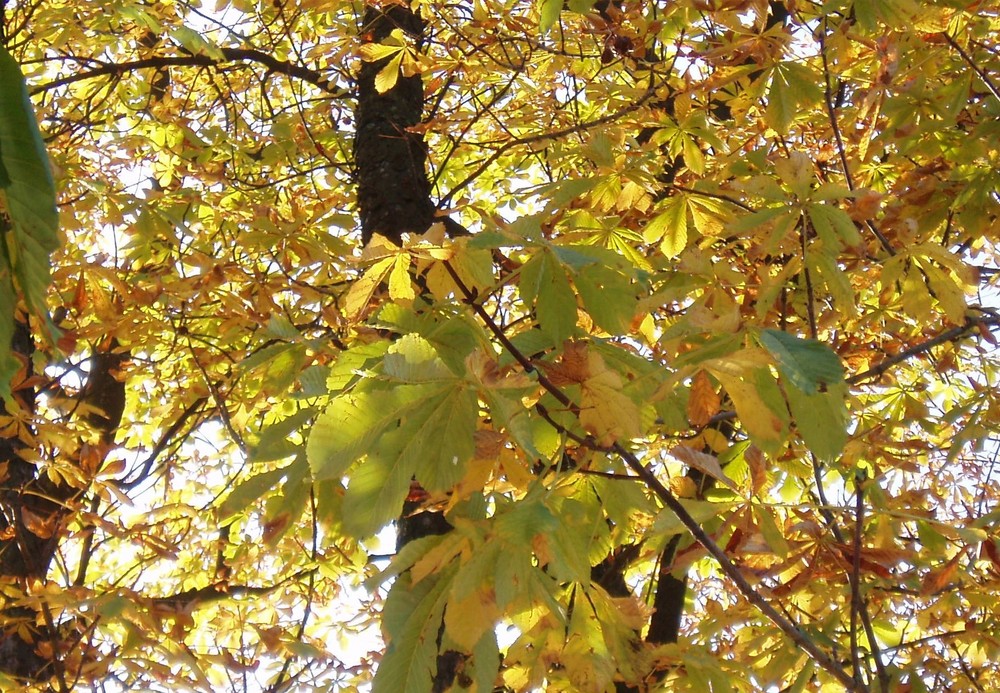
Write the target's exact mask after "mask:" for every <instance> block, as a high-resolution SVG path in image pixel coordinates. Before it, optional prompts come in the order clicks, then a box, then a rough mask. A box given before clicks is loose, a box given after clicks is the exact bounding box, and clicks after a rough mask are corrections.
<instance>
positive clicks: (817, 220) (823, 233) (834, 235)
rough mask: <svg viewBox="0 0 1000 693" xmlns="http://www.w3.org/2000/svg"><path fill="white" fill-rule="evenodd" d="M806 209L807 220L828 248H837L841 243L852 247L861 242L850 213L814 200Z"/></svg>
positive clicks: (832, 249)
mask: <svg viewBox="0 0 1000 693" xmlns="http://www.w3.org/2000/svg"><path fill="white" fill-rule="evenodd" d="M806 209H807V212H808V214H809V221H810V222H812V225H813V228H814V229H816V233H817V234H818V235H819V237H820V238H822V239H823V243H824V244H825V245H826V247H827V248H828V249H829V250H831V251H834V250H838V249H840V247H841V245H846V246H848V247H851V248H854V247H856V246H858V245H860V244H861V235H860V234H859V233H858V228H857V227H856V226H855V225H854V221H853V220H852V219H851V217H850V215H848V213H847V212H845V211H844V210H842V209H841V208H840V207H835V206H833V205H830V204H823V203H819V202H815V203H812V204H810V205H809V206H808V207H807V208H806Z"/></svg>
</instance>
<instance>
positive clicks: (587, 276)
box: [573, 264, 638, 335]
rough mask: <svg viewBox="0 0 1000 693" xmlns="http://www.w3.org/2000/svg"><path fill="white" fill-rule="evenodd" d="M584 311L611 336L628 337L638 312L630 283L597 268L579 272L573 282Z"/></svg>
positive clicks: (588, 267) (599, 267) (620, 275)
mask: <svg viewBox="0 0 1000 693" xmlns="http://www.w3.org/2000/svg"><path fill="white" fill-rule="evenodd" d="M573 282H574V283H575V284H576V288H577V291H579V292H580V299H581V300H582V301H583V307H584V308H585V309H586V311H587V312H588V313H589V314H590V317H592V318H593V319H594V322H595V323H597V325H598V327H600V328H602V329H603V330H605V331H606V332H607V333H608V334H611V335H620V334H627V333H628V332H629V331H630V328H631V324H632V318H633V316H634V315H635V311H636V309H637V307H638V306H637V300H636V295H635V287H634V286H633V284H632V282H631V280H630V279H629V278H628V277H626V276H625V275H623V274H621V273H620V272H618V271H616V270H615V269H613V268H611V267H607V266H605V265H600V264H592V265H587V266H586V267H583V268H581V269H580V270H579V271H578V272H577V273H576V277H575V278H574V279H573Z"/></svg>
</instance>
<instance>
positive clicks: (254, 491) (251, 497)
mask: <svg viewBox="0 0 1000 693" xmlns="http://www.w3.org/2000/svg"><path fill="white" fill-rule="evenodd" d="M287 473H288V472H287V470H285V469H272V470H270V471H267V472H264V473H262V474H257V475H256V476H252V477H250V478H249V479H247V480H246V481H244V482H243V483H241V484H239V485H238V486H236V487H235V488H234V489H233V490H232V491H231V492H230V493H229V495H228V496H226V499H225V500H224V501H222V504H221V505H219V522H221V523H225V522H227V521H228V520H229V519H231V518H232V517H233V516H234V515H237V514H238V513H240V512H242V511H243V510H245V509H246V508H247V507H248V506H249V505H250V504H251V503H253V502H254V501H255V500H257V499H258V498H260V497H261V496H263V495H264V494H265V493H267V492H268V491H270V490H271V489H272V488H274V487H275V486H277V485H278V484H279V483H281V480H282V479H283V478H284V476H285V475H286V474H287Z"/></svg>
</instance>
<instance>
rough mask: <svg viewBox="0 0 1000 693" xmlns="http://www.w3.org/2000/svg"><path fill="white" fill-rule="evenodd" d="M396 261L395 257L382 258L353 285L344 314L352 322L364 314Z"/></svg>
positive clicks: (345, 301)
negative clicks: (376, 290)
mask: <svg viewBox="0 0 1000 693" xmlns="http://www.w3.org/2000/svg"><path fill="white" fill-rule="evenodd" d="M395 262H396V259H395V258H393V257H386V258H382V259H381V260H379V261H378V262H376V263H375V264H374V265H372V266H371V267H369V268H368V271H367V272H365V273H364V275H363V276H362V277H361V279H359V280H357V281H356V282H354V284H352V285H351V289H350V291H348V292H347V296H346V297H345V298H344V313H345V314H346V315H347V317H348V318H350V319H351V320H356V319H357V318H358V317H360V316H361V314H362V313H363V312H364V310H365V308H367V307H368V304H369V303H370V302H371V300H372V295H373V294H374V293H375V289H377V288H378V285H379V284H381V283H382V280H383V279H385V275H386V274H388V272H389V270H390V269H391V268H392V266H393V264H394V263H395Z"/></svg>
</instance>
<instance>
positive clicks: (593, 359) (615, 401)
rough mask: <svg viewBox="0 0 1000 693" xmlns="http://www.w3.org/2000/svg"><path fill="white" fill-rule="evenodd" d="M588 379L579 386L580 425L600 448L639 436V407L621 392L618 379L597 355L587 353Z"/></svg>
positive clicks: (640, 431) (640, 421)
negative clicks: (600, 445)
mask: <svg viewBox="0 0 1000 693" xmlns="http://www.w3.org/2000/svg"><path fill="white" fill-rule="evenodd" d="M587 364H588V370H589V373H590V376H589V377H588V378H587V379H586V380H585V381H584V382H583V384H582V396H581V398H580V423H582V424H583V427H584V428H585V429H586V430H587V431H588V432H589V433H592V434H594V435H595V436H596V437H597V439H598V442H600V443H601V444H602V445H610V444H611V443H614V442H616V441H619V440H627V439H630V438H638V437H639V436H640V435H642V417H641V415H640V413H639V405H637V404H636V403H635V402H634V401H632V400H631V399H630V398H629V397H628V395H626V394H625V393H624V392H622V389H623V385H624V384H623V382H622V379H621V376H620V375H619V374H618V373H616V372H614V371H612V370H611V369H609V368H608V367H607V366H606V365H605V364H604V360H603V359H602V358H601V356H600V354H597V353H596V352H593V351H590V352H589V353H588V359H587Z"/></svg>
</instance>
